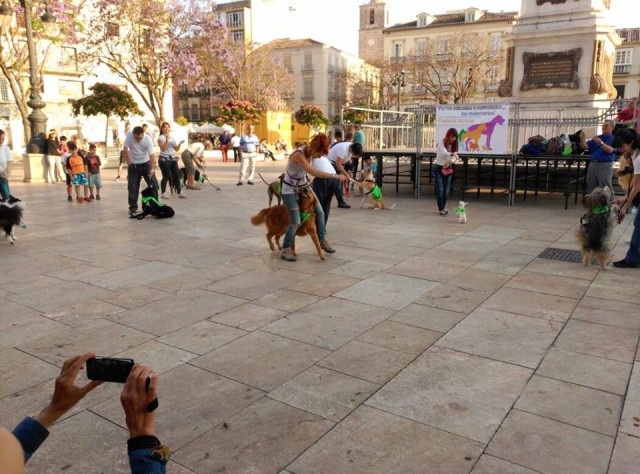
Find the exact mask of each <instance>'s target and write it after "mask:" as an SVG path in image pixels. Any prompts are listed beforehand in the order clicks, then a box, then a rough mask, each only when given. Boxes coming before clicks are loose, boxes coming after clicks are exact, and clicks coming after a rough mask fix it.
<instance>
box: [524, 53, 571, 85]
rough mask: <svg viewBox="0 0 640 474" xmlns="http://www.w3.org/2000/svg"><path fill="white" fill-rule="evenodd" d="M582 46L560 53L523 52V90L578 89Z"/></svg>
mask: <svg viewBox="0 0 640 474" xmlns="http://www.w3.org/2000/svg"><path fill="white" fill-rule="evenodd" d="M581 57H582V48H577V49H572V50H570V51H563V52H560V53H541V54H537V53H522V62H523V63H524V77H523V79H522V85H521V86H520V90H521V91H529V90H532V89H551V88H554V87H561V88H566V89H577V88H578V87H579V86H580V84H579V81H578V65H579V64H580V58H581Z"/></svg>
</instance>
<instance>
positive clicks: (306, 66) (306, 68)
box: [300, 64, 313, 72]
mask: <svg viewBox="0 0 640 474" xmlns="http://www.w3.org/2000/svg"><path fill="white" fill-rule="evenodd" d="M300 72H313V64H303V65H302V66H300Z"/></svg>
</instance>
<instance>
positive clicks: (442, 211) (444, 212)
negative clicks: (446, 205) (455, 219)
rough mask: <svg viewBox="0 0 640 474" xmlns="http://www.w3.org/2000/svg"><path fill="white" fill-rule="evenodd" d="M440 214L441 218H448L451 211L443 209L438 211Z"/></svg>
mask: <svg viewBox="0 0 640 474" xmlns="http://www.w3.org/2000/svg"><path fill="white" fill-rule="evenodd" d="M438 214H440V215H441V216H446V215H447V214H449V211H447V210H446V209H442V210H441V211H438Z"/></svg>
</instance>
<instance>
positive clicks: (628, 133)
mask: <svg viewBox="0 0 640 474" xmlns="http://www.w3.org/2000/svg"><path fill="white" fill-rule="evenodd" d="M612 146H614V147H616V148H618V149H619V150H620V152H621V153H624V154H629V155H631V157H632V159H633V181H631V186H630V188H629V191H628V192H627V196H626V197H625V198H623V199H620V200H619V201H618V202H617V203H618V204H620V205H621V206H620V211H618V222H621V221H622V219H624V216H625V215H626V214H627V213H628V212H629V210H630V209H632V208H633V202H634V201H635V200H636V199H637V197H638V196H640V139H639V138H638V134H637V133H636V131H635V130H633V129H627V130H624V129H623V130H619V131H618V132H617V133H616V135H615V137H614V139H613V142H612ZM613 266H614V267H617V268H640V211H636V217H635V219H634V220H633V234H631V240H630V241H629V249H628V250H627V254H626V255H625V257H624V258H623V259H622V260H618V261H617V262H613Z"/></svg>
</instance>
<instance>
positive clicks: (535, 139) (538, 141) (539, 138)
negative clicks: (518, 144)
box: [527, 135, 544, 146]
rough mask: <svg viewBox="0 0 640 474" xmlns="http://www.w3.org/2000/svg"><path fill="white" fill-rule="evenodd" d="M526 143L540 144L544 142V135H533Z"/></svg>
mask: <svg viewBox="0 0 640 474" xmlns="http://www.w3.org/2000/svg"><path fill="white" fill-rule="evenodd" d="M527 143H528V144H529V145H533V146H541V145H542V144H543V143H544V137H543V136H542V135H534V136H532V137H529V140H527Z"/></svg>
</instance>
